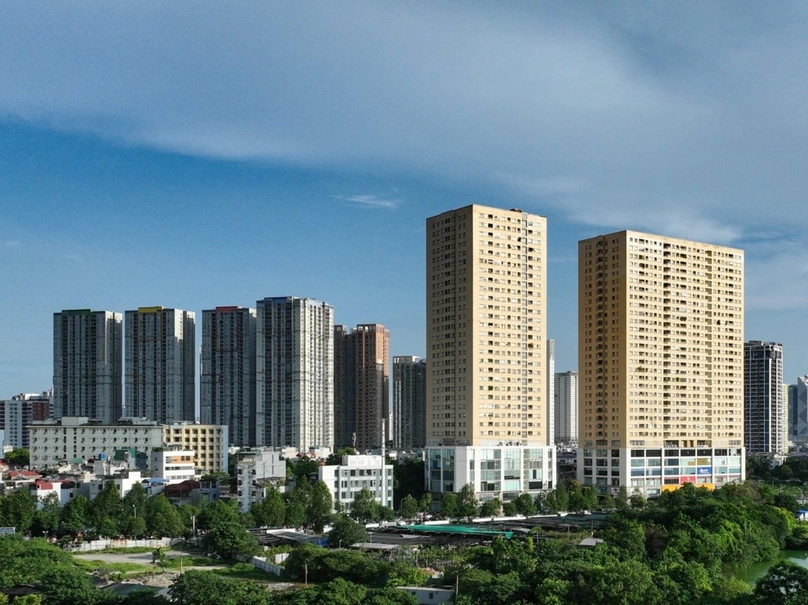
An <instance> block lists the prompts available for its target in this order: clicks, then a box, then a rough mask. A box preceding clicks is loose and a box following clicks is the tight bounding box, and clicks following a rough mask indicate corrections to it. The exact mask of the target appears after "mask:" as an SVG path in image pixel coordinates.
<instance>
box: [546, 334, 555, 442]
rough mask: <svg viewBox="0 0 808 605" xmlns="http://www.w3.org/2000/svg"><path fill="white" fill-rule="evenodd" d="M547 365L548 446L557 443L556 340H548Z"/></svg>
mask: <svg viewBox="0 0 808 605" xmlns="http://www.w3.org/2000/svg"><path fill="white" fill-rule="evenodd" d="M545 359H546V365H547V367H546V368H545V372H544V373H545V375H546V376H547V380H546V383H547V395H546V397H545V399H544V401H545V403H546V406H547V412H546V416H545V418H546V420H545V423H544V424H545V426H546V427H547V436H546V437H545V439H546V441H547V443H548V444H553V443H556V437H555V434H556V422H555V380H554V376H555V340H553V339H552V338H550V339H548V340H547V355H546V357H545Z"/></svg>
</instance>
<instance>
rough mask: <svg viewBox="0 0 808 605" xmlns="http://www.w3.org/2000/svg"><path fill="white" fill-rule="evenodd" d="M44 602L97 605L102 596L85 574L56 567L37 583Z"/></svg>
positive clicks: (78, 570) (77, 570) (55, 604)
mask: <svg viewBox="0 0 808 605" xmlns="http://www.w3.org/2000/svg"><path fill="white" fill-rule="evenodd" d="M39 589H40V590H41V591H42V595H43V596H44V601H45V603H47V604H48V605H75V604H76V603H82V605H84V604H92V603H98V602H99V601H100V598H101V597H102V596H103V595H102V594H101V593H100V592H99V591H98V590H96V588H95V586H94V585H93V581H92V580H91V579H90V576H88V575H87V574H86V573H84V572H83V571H81V570H80V569H78V568H76V567H73V568H71V567H57V568H55V569H53V570H51V572H50V573H48V574H46V575H45V576H44V577H42V578H41V579H40V581H39Z"/></svg>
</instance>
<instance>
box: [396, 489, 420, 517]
mask: <svg viewBox="0 0 808 605" xmlns="http://www.w3.org/2000/svg"><path fill="white" fill-rule="evenodd" d="M399 513H400V514H401V517H402V518H403V519H408V520H412V519H415V517H417V516H418V500H416V499H415V498H413V497H412V496H410V495H407V496H404V498H402V500H401V507H400V509H399Z"/></svg>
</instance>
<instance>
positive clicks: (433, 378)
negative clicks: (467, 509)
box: [426, 205, 554, 500]
mask: <svg viewBox="0 0 808 605" xmlns="http://www.w3.org/2000/svg"><path fill="white" fill-rule="evenodd" d="M426 248H427V250H426V266H427V270H426V274H427V275H426V298H427V301H426V318H427V352H428V355H427V357H428V363H427V471H426V472H427V477H426V480H427V487H428V488H429V489H430V491H433V492H450V491H453V492H457V491H460V490H461V489H462V488H463V485H464V484H467V483H468V484H471V485H472V486H473V487H474V491H475V492H476V493H477V494H478V497H479V498H480V499H483V500H486V499H490V498H495V497H496V498H501V499H504V500H510V499H512V498H514V497H516V496H517V495H518V494H519V493H521V492H528V491H534V492H535V491H538V490H541V489H547V488H549V487H552V478H553V467H554V460H553V458H554V447H553V445H552V444H548V443H547V434H548V428H547V425H546V423H547V401H546V396H547V379H548V377H547V374H546V369H547V364H546V359H545V356H546V353H547V337H546V322H547V222H546V219H545V218H544V217H541V216H537V215H533V214H528V213H526V212H522V211H521V210H501V209H497V208H489V207H486V206H478V205H471V206H466V207H464V208H460V209H457V210H450V211H448V212H444V213H442V214H439V215H437V216H433V217H431V218H428V219H427V224H426Z"/></svg>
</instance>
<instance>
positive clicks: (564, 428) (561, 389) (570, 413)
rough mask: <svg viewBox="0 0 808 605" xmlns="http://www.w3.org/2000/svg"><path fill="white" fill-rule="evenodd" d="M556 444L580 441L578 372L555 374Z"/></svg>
mask: <svg viewBox="0 0 808 605" xmlns="http://www.w3.org/2000/svg"><path fill="white" fill-rule="evenodd" d="M554 382H555V394H554V396H555V427H556V428H555V438H556V443H570V442H577V441H578V372H573V371H570V372H557V373H556V374H555V380H554Z"/></svg>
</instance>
